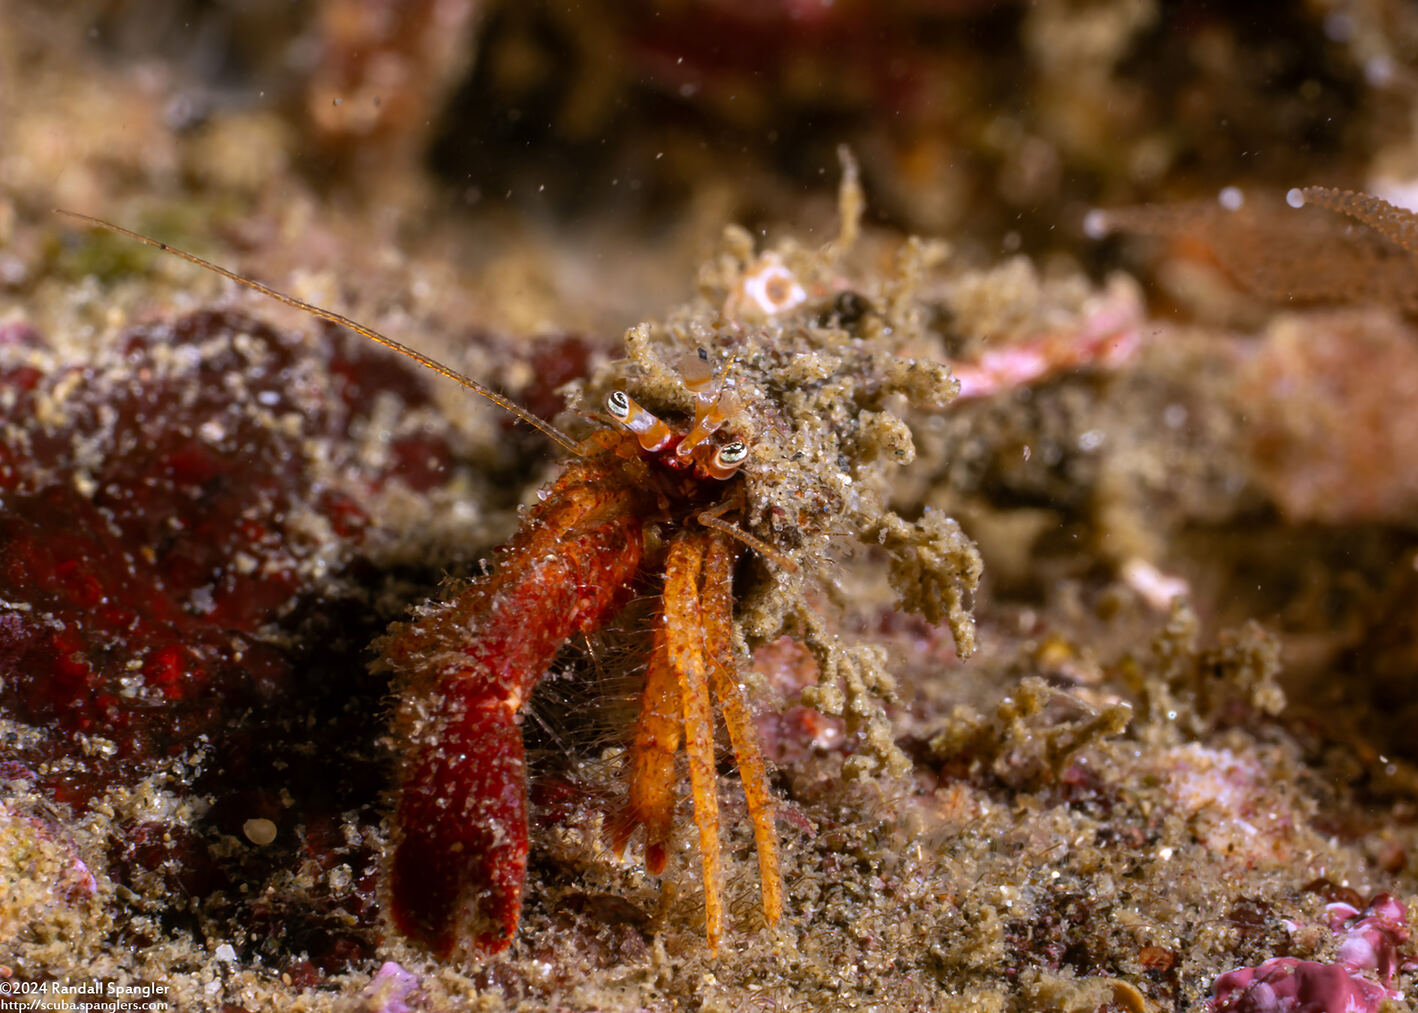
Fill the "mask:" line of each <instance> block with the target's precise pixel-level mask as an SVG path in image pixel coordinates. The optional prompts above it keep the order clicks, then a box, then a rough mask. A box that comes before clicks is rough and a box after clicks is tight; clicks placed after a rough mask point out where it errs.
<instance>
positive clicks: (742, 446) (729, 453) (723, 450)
mask: <svg viewBox="0 0 1418 1013" xmlns="http://www.w3.org/2000/svg"><path fill="white" fill-rule="evenodd" d="M747 456H748V444H747V443H745V442H744V441H743V440H734V442H733V443H726V444H724V445H723V446H722V447H720V448H719V452H718V453H717V454H715V455H714V457H715V458H716V459H717V460H718V462H719V464H721V465H729V466H732V465H735V464H742V463H743V461H744V458H746V457H747Z"/></svg>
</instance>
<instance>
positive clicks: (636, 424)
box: [606, 390, 675, 453]
mask: <svg viewBox="0 0 1418 1013" xmlns="http://www.w3.org/2000/svg"><path fill="white" fill-rule="evenodd" d="M606 411H608V412H610V415H611V418H613V419H615V420H616V421H617V422H619V423H620V424H621V425H623V426H625V428H626V429H629V430H630V431H631V432H632V433H634V434H635V438H636V439H637V440H638V441H639V442H640V446H641V447H642V448H643V449H644V450H645V451H647V452H649V453H654V452H656V451H659V450H664V449H665V448H666V447H668V446H669V445H670V443H671V441H673V440H674V438H675V434H674V430H672V429H671V428H670V427H669V426H667V425H665V424H664V423H663V422H661V421H660V420H659V419H658V418H657V417H656V416H655V414H654V413H653V412H648V411H646V410H645V409H644V408H642V407H640V405H638V404H636V402H635V399H634V398H632V397H631V396H630V395H629V394H627V393H626V392H625V391H623V390H613V391H611V392H610V393H609V394H608V395H606Z"/></svg>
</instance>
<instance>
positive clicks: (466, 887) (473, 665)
mask: <svg viewBox="0 0 1418 1013" xmlns="http://www.w3.org/2000/svg"><path fill="white" fill-rule="evenodd" d="M636 495H637V493H636V491H635V490H634V489H631V488H628V487H627V486H625V484H624V483H622V484H621V485H620V486H613V485H610V484H608V483H607V481H606V468H605V464H604V463H598V462H587V461H578V462H573V463H572V464H571V465H569V466H568V467H567V469H566V471H565V473H564V474H563V475H562V477H561V479H560V480H558V481H557V482H556V483H555V485H554V486H553V487H552V489H551V490H550V494H549V495H548V496H547V498H546V499H545V500H544V501H543V502H542V503H541V504H539V505H538V506H537V507H536V508H535V509H534V511H533V513H532V515H531V517H530V519H529V522H528V523H526V524H524V525H523V527H522V529H521V530H520V531H519V532H518V533H517V534H516V535H515V536H514V537H513V539H512V541H511V542H510V543H509V544H508V545H507V546H506V548H505V549H503V550H502V552H501V553H499V556H498V559H497V566H496V569H495V571H494V573H493V574H492V575H491V576H488V577H484V578H483V579H481V580H479V581H476V582H474V583H473V584H472V585H471V586H470V587H468V588H467V589H466V590H465V591H463V592H462V593H461V594H460V595H458V596H457V597H455V598H453V599H452V600H450V601H448V602H445V603H443V604H441V605H437V606H434V607H432V608H430V609H427V610H425V611H424V612H423V614H422V615H420V616H419V617H418V618H417V619H415V621H413V622H412V623H410V624H408V625H407V626H405V627H403V628H402V629H401V630H399V631H398V632H396V633H395V634H394V635H393V636H392V637H391V638H390V639H389V641H388V642H387V643H386V646H385V660H386V662H387V663H388V665H389V666H390V667H391V668H392V669H394V671H395V672H396V673H397V674H399V675H400V676H401V677H402V678H403V679H404V681H405V686H406V689H407V693H406V694H405V702H404V705H403V707H402V709H401V713H400V718H399V722H398V724H399V733H400V735H401V737H402V738H403V739H404V741H405V746H404V748H405V754H404V756H405V760H404V773H403V786H402V790H401V792H400V798H399V806H398V811H397V813H396V826H395V834H396V841H395V846H394V855H393V860H392V863H391V867H390V900H391V905H390V906H391V913H392V916H393V919H394V924H395V926H396V927H397V928H398V929H399V931H400V932H402V933H403V934H405V935H407V936H409V937H410V938H412V939H415V940H417V941H419V942H421V943H423V944H424V945H426V946H428V947H429V948H430V949H431V950H433V951H434V953H436V954H437V955H438V956H439V957H443V958H446V957H449V956H451V955H452V954H453V952H454V951H455V950H457V949H458V947H459V946H460V944H463V943H464V942H467V943H470V944H471V946H472V948H474V949H476V950H478V951H481V952H482V953H484V954H491V953H497V952H499V951H501V950H504V949H506V948H507V946H508V944H510V943H511V941H512V937H513V936H514V935H515V934H516V931H517V922H518V919H519V917H520V915H521V910H522V886H523V884H524V882H525V881H526V878H527V851H528V836H527V774H526V766H525V763H524V761H523V748H522V728H521V725H520V724H519V722H518V712H519V711H520V710H521V708H522V705H523V704H524V703H525V702H526V700H527V697H528V696H530V695H531V692H532V690H533V688H534V687H535V686H536V684H537V682H538V681H540V679H541V677H542V675H543V674H544V673H545V672H546V670H547V668H548V667H549V666H550V665H551V663H552V660H553V659H554V658H555V657H556V652H557V651H558V650H559V649H560V647H561V645H562V644H563V643H565V642H566V639H567V638H568V637H569V636H571V635H572V634H573V633H577V632H590V631H592V630H596V629H599V628H600V627H601V626H603V625H604V624H605V622H606V621H607V619H608V618H609V617H611V616H613V615H614V614H615V613H616V612H618V611H619V610H620V608H621V606H623V605H624V604H625V600H626V598H627V597H628V596H629V593H630V586H631V582H632V580H633V579H634V577H635V575H636V573H637V571H638V569H639V566H640V557H641V554H642V552H643V540H642V534H641V523H640V520H639V516H640V515H639V513H638V512H637V511H635V510H632V509H629V507H630V506H631V505H632V504H633V502H634V498H635V496H636Z"/></svg>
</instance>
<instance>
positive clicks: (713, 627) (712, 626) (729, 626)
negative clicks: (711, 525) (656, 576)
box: [699, 532, 783, 925]
mask: <svg viewBox="0 0 1418 1013" xmlns="http://www.w3.org/2000/svg"><path fill="white" fill-rule="evenodd" d="M737 556H738V546H737V545H736V544H735V543H733V542H731V541H730V540H729V539H728V538H727V537H725V536H724V535H722V534H720V533H718V532H715V533H714V534H712V535H710V536H709V549H708V552H707V554H706V558H705V563H704V581H703V591H702V593H701V594H700V600H699V607H700V614H701V617H702V623H703V627H704V653H705V654H706V655H707V657H708V659H709V674H710V680H711V683H712V685H713V687H714V695H715V696H717V697H718V698H719V709H720V710H721V711H722V712H723V715H724V724H725V725H726V726H728V729H729V740H730V741H731V742H732V743H733V745H734V758H735V761H736V762H737V764H738V768H739V779H740V780H741V781H742V782H743V793H744V798H745V799H746V800H747V801H748V815H749V819H750V820H751V821H752V822H753V839H754V843H755V844H756V846H757V848H758V878H759V883H760V884H761V887H760V888H761V889H762V891H763V916H764V918H765V919H766V920H767V922H768V924H769V925H773V924H775V923H776V922H777V921H778V919H779V918H781V917H782V915H783V878H782V874H781V873H780V871H779V867H778V829H777V827H776V826H775V825H774V822H773V795H772V793H771V792H770V791H769V788H768V769H767V766H766V765H765V764H764V762H763V751H762V750H761V749H760V748H759V746H758V733H757V731H756V730H755V729H754V727H753V715H752V714H751V713H750V711H749V707H748V701H747V700H746V699H745V698H744V694H743V687H742V686H741V685H740V684H739V678H738V665H737V664H736V662H735V659H734V642H733V605H734V601H733V569H734V560H735V559H736V558H737Z"/></svg>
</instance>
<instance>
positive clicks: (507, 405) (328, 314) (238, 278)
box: [54, 208, 580, 454]
mask: <svg viewBox="0 0 1418 1013" xmlns="http://www.w3.org/2000/svg"><path fill="white" fill-rule="evenodd" d="M54 211H55V213H56V214H61V215H64V216H66V217H68V218H74V219H76V220H78V221H81V222H85V223H87V224H89V225H93V226H95V227H97V228H101V229H107V230H108V231H110V232H116V233H118V234H119V235H120V236H127V237H128V238H129V239H136V240H137V241H138V242H140V243H143V244H145V245H147V246H151V247H153V249H155V250H162V251H163V252H164V253H171V254H173V255H175V256H178V257H181V258H182V259H183V260H186V261H188V262H190V263H193V264H196V265H197V266H198V267H202V268H205V269H206V270H208V271H211V272H213V273H214V274H219V275H221V276H222V277H223V278H226V279H228V280H230V281H234V282H236V283H237V284H238V285H244V286H246V287H247V288H249V289H252V290H253V291H256V292H260V293H261V294H262V295H264V296H268V297H270V298H271V299H274V300H276V301H277V302H280V303H284V304H285V305H287V306H291V307H293V308H295V309H298V310H302V311H303V312H305V313H309V314H310V315H311V316H313V317H318V318H319V319H321V320H328V321H329V322H330V323H332V324H336V325H338V326H340V327H344V328H346V329H348V330H351V331H354V332H355V333H356V334H359V335H361V336H363V337H366V338H368V339H369V340H370V341H373V342H376V343H378V344H381V345H383V346H384V347H385V348H388V349H390V350H391V351H395V352H398V353H399V354H400V355H403V356H406V357H407V358H410V359H412V360H413V361H414V362H417V363H418V364H419V365H420V366H426V367H428V368H429V369H431V370H433V371H434V372H435V373H441V374H442V375H443V376H446V377H448V379H450V380H456V381H457V382H458V383H460V384H462V385H463V386H464V387H466V388H467V389H468V390H470V391H472V392H473V393H474V394H479V395H481V396H482V397H484V398H486V399H487V400H489V401H491V402H492V403H493V404H495V405H497V406H498V407H499V408H501V409H503V410H504V411H506V412H509V413H511V414H512V415H514V416H516V417H517V418H518V419H520V420H521V421H523V422H525V423H527V425H529V426H531V427H532V428H533V429H538V430H540V431H541V432H543V433H545V434H546V435H547V436H548V437H550V438H551V440H552V441H553V442H555V443H557V444H559V445H560V446H561V447H562V448H563V449H564V450H567V451H570V452H571V453H573V454H580V451H579V450H578V449H577V443H576V441H575V440H573V439H572V438H571V437H569V436H567V435H566V434H565V433H563V432H562V431H561V430H560V429H557V428H556V427H555V426H554V425H552V424H551V423H550V422H545V421H543V420H542V419H540V418H538V417H537V416H536V415H533V414H532V413H531V412H529V411H527V409H525V408H523V407H522V406H521V405H519V404H517V403H516V402H515V401H512V400H510V399H508V398H505V397H503V396H502V395H501V394H499V393H497V392H496V391H494V390H492V389H491V388H490V387H485V386H483V385H482V384H480V383H478V381H476V380H474V379H472V378H471V377H467V376H464V375H463V374H462V373H460V372H458V371H457V370H456V369H453V368H452V367H451V366H445V365H443V363H441V362H439V361H437V360H436V359H430V358H429V357H428V356H426V355H424V354H423V353H422V352H416V351H414V350H413V349H412V348H410V347H409V346H408V345H405V344H403V343H402V342H399V341H395V340H394V339H393V338H391V337H388V336H387V335H384V334H380V333H379V332H378V331H376V330H374V329H373V328H372V327H366V326H365V325H364V324H361V323H358V322H356V321H354V320H351V319H350V318H349V317H347V316H344V315H342V314H340V313H336V312H335V311H334V310H327V309H325V308H323V307H321V306H315V305H313V304H311V303H308V302H305V301H304V300H301V299H297V298H296V297H295V296H293V295H286V294H285V293H284V292H278V291H277V290H276V289H273V288H271V287H270V286H268V285H263V284H261V283H260V282H259V281H253V280H252V279H250V278H247V277H244V276H242V275H240V274H237V273H236V272H235V271H231V270H228V269H227V268H225V267H222V266H221V265H220V264H214V263H212V262H211V261H210V260H204V259H202V258H201V257H199V256H197V255H196V254H195V253H188V252H187V251H186V250H182V249H178V248H177V247H176V246H170V245H168V244H167V243H164V242H162V241H161V240H159V239H153V238H152V237H151V236H145V235H143V234H142V233H141V232H134V231H133V230H132V229H125V228H124V227H123V226H121V225H115V224H113V223H112V222H106V221H104V220H103V219H102V218H94V217H93V216H91V215H85V214H80V213H79V212H77V211H66V210H64V209H63V208H55V209H54Z"/></svg>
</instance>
